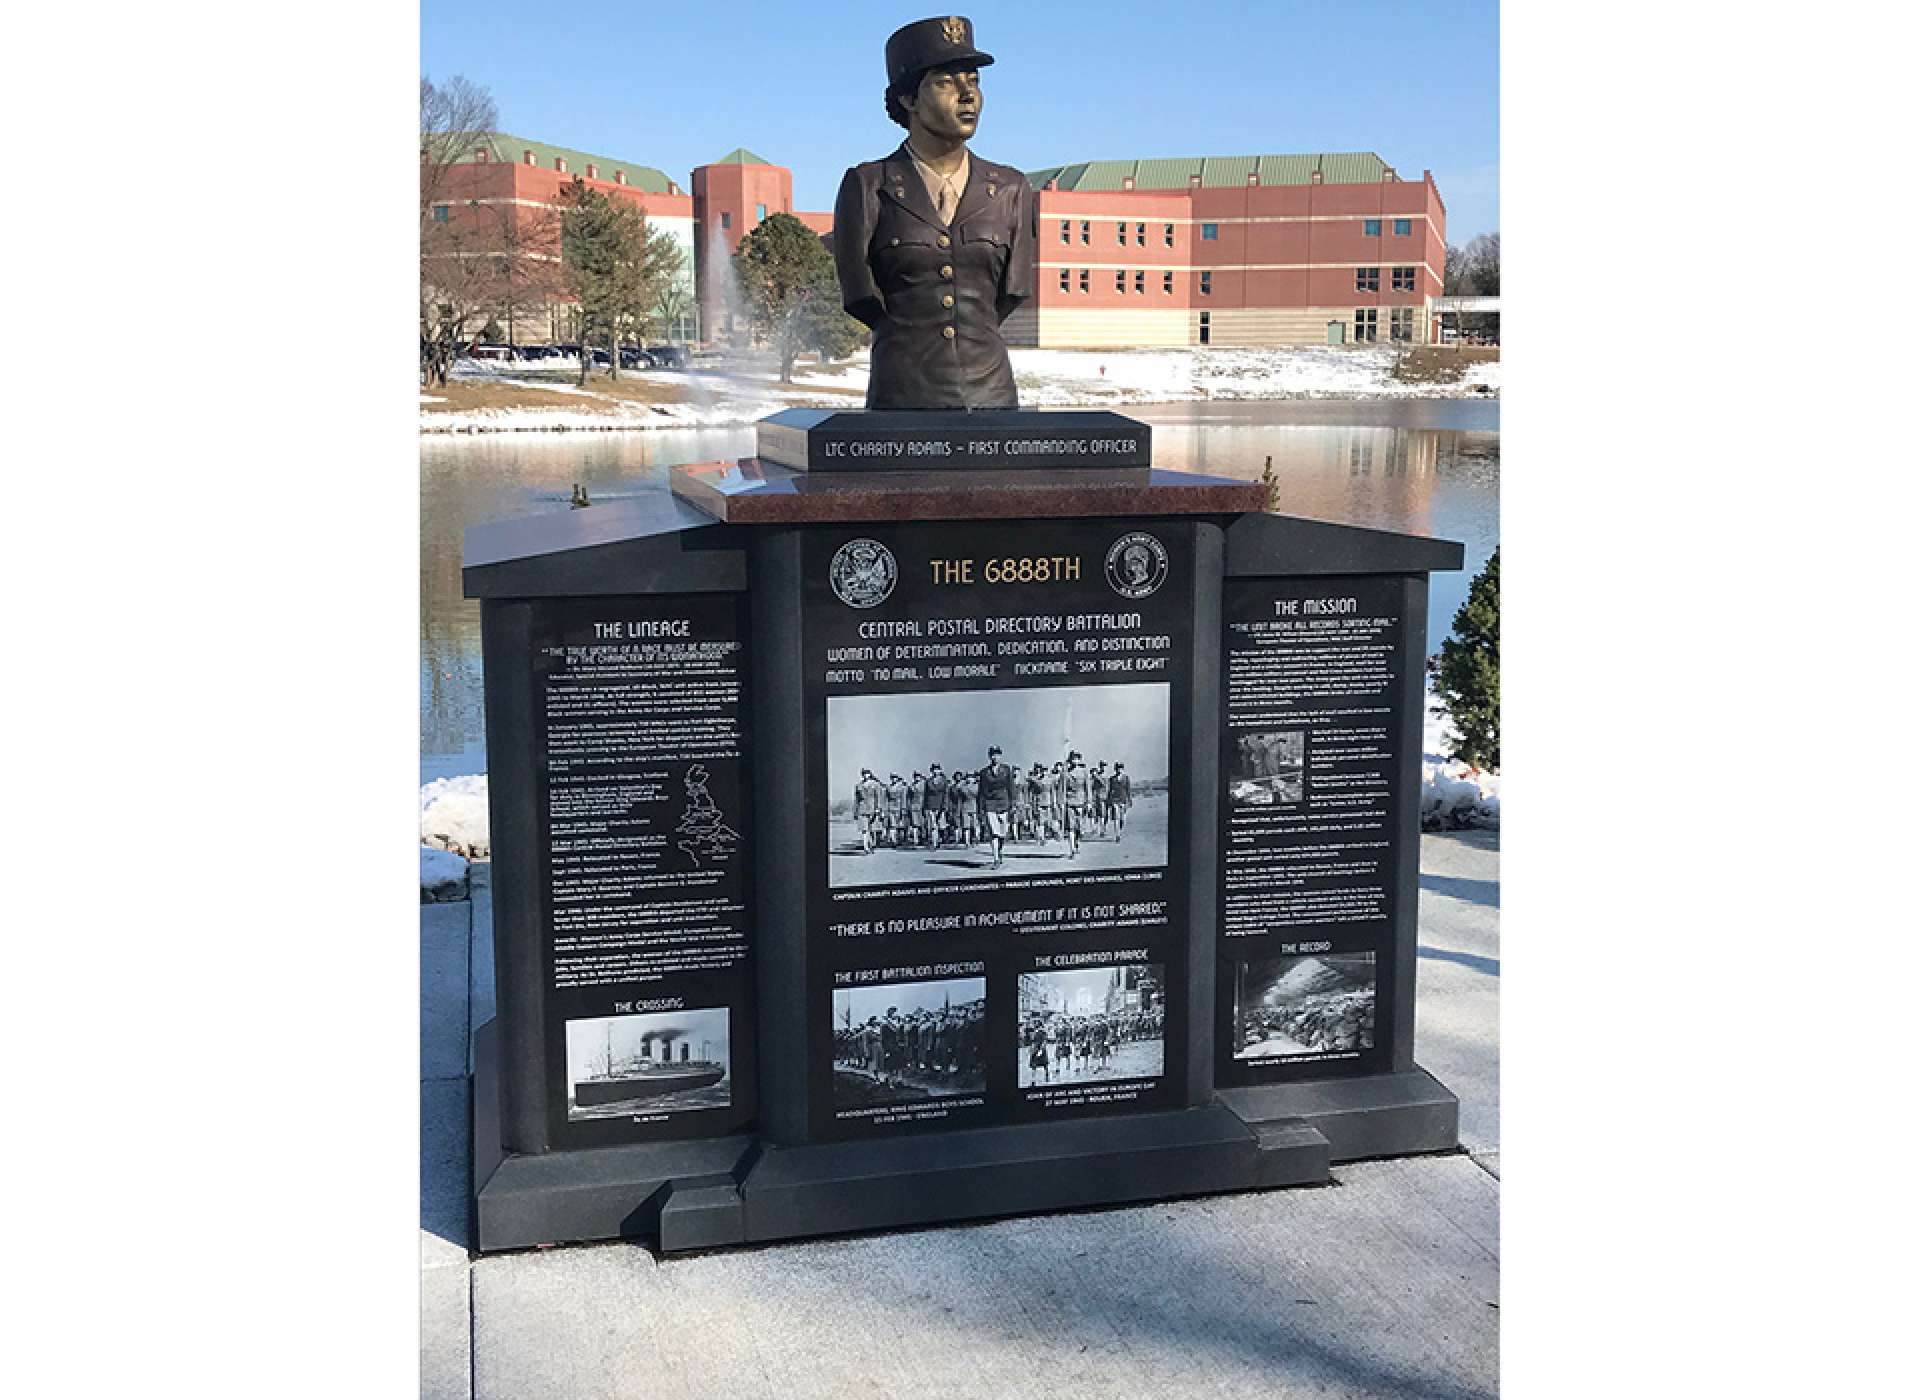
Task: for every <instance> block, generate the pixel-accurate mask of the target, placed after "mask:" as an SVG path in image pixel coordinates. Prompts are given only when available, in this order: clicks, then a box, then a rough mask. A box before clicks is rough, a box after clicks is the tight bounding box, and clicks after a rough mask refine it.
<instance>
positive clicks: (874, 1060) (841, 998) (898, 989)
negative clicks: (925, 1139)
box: [833, 977, 987, 1108]
mask: <svg viewBox="0 0 1920 1400" xmlns="http://www.w3.org/2000/svg"><path fill="white" fill-rule="evenodd" d="M986 1026H987V979H986V978H984V977H955V978H946V979H943V980H941V981H937V982H891V983H884V984H882V985H879V986H867V987H839V988H836V989H835V991H834V993H833V1102H834V1105H835V1106H836V1107H838V1108H860V1107H864V1106H866V1105H868V1104H888V1103H910V1102H912V1101H914V1100H917V1099H939V1098H947V1097H949V1096H951V1095H954V1094H978V1093H982V1092H984V1091H985V1090H986V1087H987V1046H986Z"/></svg>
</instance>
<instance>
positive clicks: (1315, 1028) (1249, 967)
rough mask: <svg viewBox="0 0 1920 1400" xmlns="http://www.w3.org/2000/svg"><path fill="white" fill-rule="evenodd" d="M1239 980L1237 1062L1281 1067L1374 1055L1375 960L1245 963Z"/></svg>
mask: <svg viewBox="0 0 1920 1400" xmlns="http://www.w3.org/2000/svg"><path fill="white" fill-rule="evenodd" d="M1236 978H1237V980H1236V984H1235V988H1234V1007H1233V1030H1234V1051H1233V1056H1234V1058H1235V1059H1237V1060H1279V1059H1286V1058H1288V1057H1290V1056H1294V1055H1327V1054H1339V1053H1343V1052H1350V1051H1359V1050H1371V1049H1372V1048H1373V1011H1374V989H1375V978H1374V962H1373V954H1372V953H1319V954H1309V955H1304V956H1300V957H1286V958H1267V959H1263V960H1260V961H1256V962H1245V963H1241V964H1240V966H1239V969H1238V972H1237V974H1236Z"/></svg>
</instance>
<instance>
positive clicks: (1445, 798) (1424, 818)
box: [1420, 691, 1500, 830]
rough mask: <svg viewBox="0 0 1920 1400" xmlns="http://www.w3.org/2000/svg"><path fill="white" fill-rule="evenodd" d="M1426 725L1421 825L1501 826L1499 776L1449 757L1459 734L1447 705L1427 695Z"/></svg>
mask: <svg viewBox="0 0 1920 1400" xmlns="http://www.w3.org/2000/svg"><path fill="white" fill-rule="evenodd" d="M1426 711H1427V712H1426V725H1425V732H1424V735H1423V738H1422V742H1421V745H1420V747H1421V750H1422V752H1421V755H1420V825H1421V826H1423V827H1425V828H1427V829H1429V830H1433V829H1436V828H1445V827H1454V828H1458V827H1463V826H1477V827H1491V828H1495V829H1497V828H1498V827H1499V825H1500V774H1499V773H1498V772H1497V771H1495V772H1491V773H1489V772H1483V771H1482V770H1481V769H1478V768H1475V767H1474V766H1473V765H1472V764H1470V763H1467V762H1465V761H1464V760H1462V759H1458V758H1449V757H1448V756H1447V753H1448V750H1450V749H1451V748H1452V747H1453V745H1454V744H1456V743H1458V742H1459V737H1460V736H1459V734H1458V732H1457V731H1456V730H1455V729H1454V727H1453V720H1452V718H1451V717H1450V716H1449V715H1448V714H1447V706H1446V702H1445V701H1444V700H1442V699H1441V698H1440V697H1439V696H1437V695H1435V694H1434V693H1433V692H1432V691H1428V692H1427V700H1426Z"/></svg>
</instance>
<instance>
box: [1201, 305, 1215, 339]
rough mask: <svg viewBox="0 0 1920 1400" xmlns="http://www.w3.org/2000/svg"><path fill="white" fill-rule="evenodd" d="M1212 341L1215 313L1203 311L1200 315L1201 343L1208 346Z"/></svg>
mask: <svg viewBox="0 0 1920 1400" xmlns="http://www.w3.org/2000/svg"><path fill="white" fill-rule="evenodd" d="M1212 340H1213V313H1212V312H1211V311H1202V312H1201V313H1200V343H1201V344H1202V345H1207V344H1210V343H1211V342H1212Z"/></svg>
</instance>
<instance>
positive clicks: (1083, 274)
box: [1080, 267, 1090, 292]
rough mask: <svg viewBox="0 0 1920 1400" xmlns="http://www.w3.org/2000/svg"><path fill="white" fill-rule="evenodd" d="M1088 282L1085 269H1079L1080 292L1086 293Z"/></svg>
mask: <svg viewBox="0 0 1920 1400" xmlns="http://www.w3.org/2000/svg"><path fill="white" fill-rule="evenodd" d="M1089 280H1090V279H1089V278H1088V275H1087V270H1086V269H1085V268H1084V267H1083V268H1081V269H1080V290H1081V291H1083V292H1084V291H1086V290H1087V289H1088V288H1087V283H1088V281H1089Z"/></svg>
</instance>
